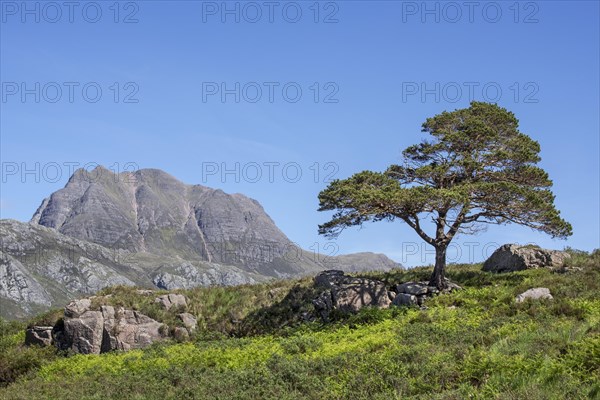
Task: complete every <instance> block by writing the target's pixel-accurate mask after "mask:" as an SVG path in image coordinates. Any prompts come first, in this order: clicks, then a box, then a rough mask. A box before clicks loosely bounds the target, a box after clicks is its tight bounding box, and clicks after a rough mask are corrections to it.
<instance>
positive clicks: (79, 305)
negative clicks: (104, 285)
mask: <svg viewBox="0 0 600 400" xmlns="http://www.w3.org/2000/svg"><path fill="white" fill-rule="evenodd" d="M91 305H92V300H91V299H79V300H73V301H72V302H70V303H69V304H67V305H66V307H65V317H68V318H77V317H80V316H81V315H82V314H83V313H85V312H86V311H88V310H89V309H90V307H91Z"/></svg>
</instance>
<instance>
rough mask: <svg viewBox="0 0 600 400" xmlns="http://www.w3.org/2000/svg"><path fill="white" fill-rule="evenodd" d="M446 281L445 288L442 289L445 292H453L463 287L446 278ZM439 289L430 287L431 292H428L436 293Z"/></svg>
mask: <svg viewBox="0 0 600 400" xmlns="http://www.w3.org/2000/svg"><path fill="white" fill-rule="evenodd" d="M445 282H446V288H445V289H444V291H445V292H453V291H456V290H462V289H463V288H462V287H461V286H459V285H457V284H456V283H454V282H452V281H450V280H449V279H447V278H446V280H445ZM438 292H439V291H438V290H437V288H435V287H433V286H432V287H431V292H430V293H438Z"/></svg>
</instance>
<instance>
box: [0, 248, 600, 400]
mask: <svg viewBox="0 0 600 400" xmlns="http://www.w3.org/2000/svg"><path fill="white" fill-rule="evenodd" d="M569 251H570V253H571V255H572V258H571V260H570V261H569V265H568V266H569V268H570V270H568V272H560V271H552V270H549V269H537V270H526V271H520V272H515V273H507V274H493V273H489V272H482V271H481V265H478V264H475V265H452V266H451V267H450V268H449V269H448V276H449V277H450V278H451V279H452V280H453V281H455V282H457V283H459V284H460V285H462V286H463V287H464V290H462V291H457V292H453V293H451V294H444V295H440V296H437V297H435V298H432V299H429V300H427V302H426V305H427V309H424V310H421V309H418V308H396V307H392V308H390V309H384V310H380V309H375V308H367V309H364V310H362V311H361V312H359V313H358V314H356V315H347V316H338V318H337V319H336V320H335V321H333V322H331V323H328V324H323V323H321V322H318V321H312V322H311V321H309V322H304V321H302V319H301V318H299V317H298V315H299V314H302V313H303V312H306V311H309V310H310V302H309V299H310V297H311V295H313V294H314V293H313V292H312V291H313V290H314V289H313V288H312V285H311V284H310V281H309V280H308V279H304V280H297V281H279V282H271V283H267V284H260V285H253V286H250V285H247V286H241V287H229V288H198V289H194V290H190V291H182V293H184V294H186V296H188V298H189V300H190V301H189V302H190V305H189V310H191V311H192V312H195V313H196V314H197V315H198V317H199V319H200V321H201V323H200V326H201V328H200V332H199V334H198V335H197V336H196V337H195V338H193V340H192V341H191V342H185V343H176V342H164V343H157V344H155V345H153V346H151V347H150V348H147V349H144V350H135V351H130V352H126V353H123V352H113V353H107V354H102V355H100V356H97V355H64V354H57V353H56V352H55V351H53V349H48V348H45V349H44V348H38V347H30V348H25V347H23V346H22V345H21V343H22V341H23V338H24V335H23V329H24V327H25V326H26V324H25V323H18V322H10V323H9V322H4V321H3V322H2V323H1V324H0V334H1V336H0V350H1V351H0V354H1V356H0V374H1V375H0V378H1V379H3V381H4V382H6V383H8V382H11V381H13V380H15V378H17V377H18V376H20V377H18V378H17V379H16V381H15V382H12V383H10V384H8V385H6V386H5V387H4V388H2V389H0V398H6V399H30V398H32V397H33V398H35V397H39V398H46V399H62V398H76V399H163V400H164V399H367V398H368V399H390V398H409V399H465V398H479V399H523V398H527V399H534V400H535V399H539V400H542V399H544V400H545V399H588V398H592V399H594V398H596V399H598V398H600V296H598V293H599V292H600V251H598V250H596V251H595V252H593V253H592V254H587V253H584V252H579V251H574V250H569ZM431 271H432V267H420V268H414V269H411V270H394V271H391V272H386V273H369V274H363V276H370V277H375V278H378V279H381V280H384V281H386V282H388V283H389V284H393V283H395V282H399V281H407V280H413V279H419V280H420V279H423V278H426V277H427V276H428V275H429V274H430V273H431ZM540 286H543V287H548V288H549V289H550V291H551V292H552V294H553V296H554V299H553V300H538V301H526V302H524V303H516V302H515V300H514V299H515V296H516V295H518V294H519V293H521V292H522V291H525V290H527V289H529V288H532V287H540ZM105 293H112V294H113V296H112V297H111V300H110V301H111V302H114V304H119V303H121V304H124V305H125V304H126V305H128V306H132V307H140V308H141V309H144V308H145V307H149V305H147V304H145V303H144V301H146V300H144V297H143V296H140V295H139V294H137V293H136V292H135V291H134V290H131V289H127V288H122V287H119V288H113V289H108V290H106V291H105ZM48 315H52V314H48ZM48 315H46V316H44V317H43V318H42V319H41V320H44V321H47V319H48V318H49V316H48ZM164 317H165V318H167V319H168V318H170V317H169V316H164ZM269 319H271V320H272V321H276V323H270V324H269V323H267V321H268V320H269ZM38 320H40V319H38ZM261 326H263V327H264V330H261ZM244 327H245V328H244ZM25 360H27V362H25Z"/></svg>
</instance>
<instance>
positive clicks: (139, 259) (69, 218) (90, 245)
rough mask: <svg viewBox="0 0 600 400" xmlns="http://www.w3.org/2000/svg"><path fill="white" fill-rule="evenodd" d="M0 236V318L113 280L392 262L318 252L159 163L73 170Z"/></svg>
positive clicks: (164, 283)
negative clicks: (23, 219)
mask: <svg viewBox="0 0 600 400" xmlns="http://www.w3.org/2000/svg"><path fill="white" fill-rule="evenodd" d="M0 237H1V239H2V248H1V249H0V250H1V259H0V301H1V302H2V304H1V305H2V309H1V310H0V315H2V316H9V317H14V316H23V315H28V314H31V313H33V312H36V311H39V310H40V309H43V308H47V307H49V306H54V305H61V306H62V305H64V304H65V303H66V301H67V300H69V299H72V298H74V297H77V296H79V295H81V294H91V293H94V292H96V291H97V290H99V289H101V288H103V287H106V286H111V285H117V284H125V285H137V286H142V287H153V288H156V287H158V288H162V289H168V290H171V289H177V288H191V287H194V286H199V285H203V286H206V285H214V284H216V285H236V284H243V283H253V282H258V281H263V280H265V279H270V278H287V277H292V276H300V275H306V274H314V273H315V272H318V271H321V270H324V269H331V268H336V269H341V270H345V271H358V270H368V269H378V270H388V269H390V268H394V267H398V264H397V263H395V262H393V261H392V260H390V259H389V258H387V257H386V256H384V255H381V254H373V253H357V254H350V255H344V256H335V257H315V255H314V254H313V252H311V251H308V250H303V249H301V248H299V247H297V246H295V245H294V244H293V243H292V242H291V241H290V240H289V239H288V238H287V237H286V236H285V234H284V233H283V232H281V230H279V228H277V226H276V225H275V223H274V222H273V220H272V219H271V218H270V217H269V216H268V215H267V213H266V212H265V211H264V209H263V208H262V206H261V205H260V204H259V203H258V202H257V201H256V200H253V199H250V198H248V197H246V196H244V195H242V194H227V193H224V192H223V191H222V190H218V189H212V188H208V187H205V186H201V185H187V184H184V183H182V182H180V181H179V180H177V179H175V178H174V177H172V176H171V175H169V174H167V173H165V172H163V171H160V170H157V169H142V170H138V171H135V172H124V173H120V174H115V173H113V172H112V171H109V170H107V169H105V168H103V167H98V168H96V169H94V170H93V171H86V170H83V169H80V170H77V171H76V172H75V173H74V174H73V176H71V178H70V179H69V181H68V182H67V184H66V185H65V187H64V188H63V189H60V190H58V191H57V192H55V193H53V194H52V195H51V196H50V197H48V198H46V199H44V200H43V202H42V204H41V205H40V207H39V208H38V210H37V211H36V212H35V214H34V215H33V217H32V219H31V221H30V223H29V224H25V223H21V222H17V221H11V220H1V221H0Z"/></svg>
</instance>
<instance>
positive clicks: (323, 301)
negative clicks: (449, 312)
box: [313, 270, 462, 321]
mask: <svg viewBox="0 0 600 400" xmlns="http://www.w3.org/2000/svg"><path fill="white" fill-rule="evenodd" d="M314 285H315V287H316V288H320V289H321V292H320V293H319V295H318V296H317V298H315V299H314V300H313V305H314V307H315V311H316V312H317V314H318V315H319V316H320V317H321V319H322V320H323V321H328V320H329V318H330V314H331V313H332V312H333V311H339V312H344V313H355V312H358V311H359V310H360V309H362V308H363V307H367V306H372V307H377V308H388V307H389V306H390V305H394V306H423V303H424V302H425V299H426V298H428V297H432V296H436V295H438V294H439V293H440V291H439V290H438V289H437V288H436V287H434V286H429V284H428V282H404V283H400V284H397V285H394V286H393V287H392V289H390V290H388V288H387V287H386V284H385V283H384V282H381V281H378V280H374V279H367V278H356V277H352V276H349V275H346V274H345V273H344V272H343V271H339V270H328V271H323V272H321V273H320V274H318V275H317V276H315V278H314ZM460 289H462V288H461V287H460V286H458V285H457V284H455V283H453V282H450V281H449V280H447V279H446V289H444V292H451V291H454V290H460Z"/></svg>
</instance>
